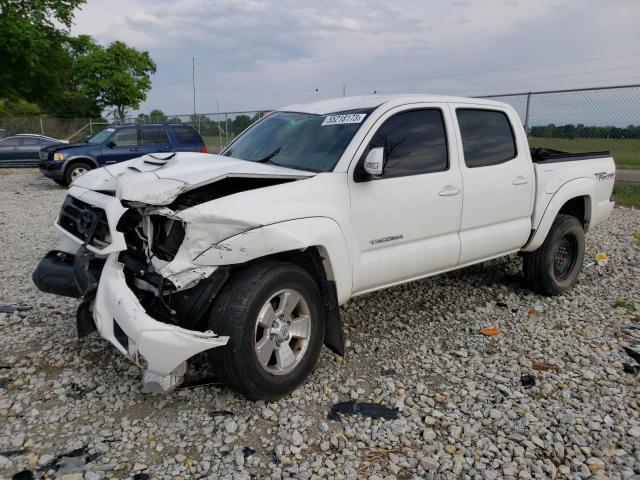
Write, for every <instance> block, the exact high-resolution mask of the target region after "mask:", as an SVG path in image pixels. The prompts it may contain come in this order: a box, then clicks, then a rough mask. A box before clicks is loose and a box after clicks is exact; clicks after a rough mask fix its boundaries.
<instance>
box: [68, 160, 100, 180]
mask: <svg viewBox="0 0 640 480" xmlns="http://www.w3.org/2000/svg"><path fill="white" fill-rule="evenodd" d="M89 170H93V166H92V165H90V164H89V163H86V162H76V163H72V164H71V165H70V166H69V167H67V170H66V171H65V172H64V181H65V184H66V185H71V182H73V181H74V180H75V179H76V178H78V177H79V176H80V175H84V174H85V173H87V172H88V171H89Z"/></svg>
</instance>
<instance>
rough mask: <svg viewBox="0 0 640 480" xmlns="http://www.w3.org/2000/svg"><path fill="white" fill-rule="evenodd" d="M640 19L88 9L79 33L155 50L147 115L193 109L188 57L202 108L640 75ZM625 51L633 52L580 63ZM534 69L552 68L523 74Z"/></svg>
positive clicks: (485, 4) (466, 10)
mask: <svg viewBox="0 0 640 480" xmlns="http://www.w3.org/2000/svg"><path fill="white" fill-rule="evenodd" d="M559 7H562V8H559ZM639 17H640V3H639V2H637V1H636V0H617V1H612V2H607V3H606V4H603V3H602V2H599V1H598V0H565V1H563V2H562V3H559V2H558V0H538V1H536V2H512V1H505V0H484V1H482V2H466V1H456V2H454V3H449V2H447V1H446V0H427V1H423V2H415V1H409V0H398V1H396V2H388V1H386V0H385V1H383V0H345V1H340V2H338V1H329V0H317V1H314V2H296V1H293V0H281V1H276V0H264V1H255V0H233V1H231V0H223V1H216V2H211V1H208V0H177V1H170V0H126V1H125V0H111V1H110V2H101V1H99V0H89V2H88V3H87V4H86V6H85V7H84V8H83V11H82V12H81V13H80V14H79V15H78V16H77V22H76V26H75V27H74V31H75V32H76V33H89V34H91V35H93V36H94V37H95V38H97V39H98V40H100V41H102V42H110V41H113V40H115V39H120V40H124V41H125V42H127V43H129V44H131V45H133V46H136V47H137V48H141V49H144V50H148V51H149V52H150V53H151V55H152V57H153V58H154V59H155V60H156V62H157V64H158V72H157V74H156V75H155V76H154V79H153V90H152V91H151V92H150V95H149V98H148V100H147V102H146V103H145V105H144V107H143V109H144V110H149V109H150V108H154V107H160V108H162V109H163V110H165V111H168V112H172V113H174V112H177V113H181V112H185V113H186V112H187V111H189V110H190V109H191V108H192V107H191V105H192V103H191V102H192V91H191V57H195V58H196V84H197V101H198V110H200V111H215V105H216V99H219V101H220V104H221V108H222V109H224V110H227V109H237V110H247V109H254V108H255V109H258V108H268V107H271V106H276V105H281V104H286V103H293V102H300V101H309V100H313V99H314V98H326V97H331V96H337V95H341V93H342V85H346V90H347V93H348V94H355V93H371V92H372V91H374V90H376V91H378V92H402V91H424V92H433V93H448V92H451V93H456V94H458V93H459V94H473V93H490V92H497V91H501V90H503V91H513V90H514V89H516V90H517V89H531V88H554V87H555V86H575V85H576V84H578V83H579V82H585V83H589V82H593V83H598V82H600V83H601V82H604V81H614V83H615V81H617V80H616V79H620V78H624V77H630V78H634V75H635V78H640V68H637V69H633V68H631V67H640V33H639V30H638V29H637V28H636V27H635V21H636V19H637V18H639ZM616 54H620V55H623V54H637V56H636V57H624V58H618V59H611V60H598V61H594V62H586V63H570V62H575V61H580V60H589V59H600V58H603V57H611V56H616ZM559 63H564V64H563V65H552V64H559ZM536 65H552V66H550V67H536V68H529V69H527V68H524V67H530V66H536ZM490 72H496V73H490ZM578 72H592V73H583V74H580V73H578ZM478 73H481V74H478ZM316 89H318V91H317V92H316Z"/></svg>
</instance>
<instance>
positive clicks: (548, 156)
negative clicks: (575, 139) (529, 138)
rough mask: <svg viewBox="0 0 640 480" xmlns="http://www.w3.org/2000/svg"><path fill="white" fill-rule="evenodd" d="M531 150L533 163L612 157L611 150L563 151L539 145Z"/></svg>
mask: <svg viewBox="0 0 640 480" xmlns="http://www.w3.org/2000/svg"><path fill="white" fill-rule="evenodd" d="M529 150H530V151H531V160H533V163H556V162H573V161H577V160H590V159H596V158H608V157H611V152H609V151H608V150H603V151H601V152H578V153H572V152H563V151H561V150H553V149H551V148H545V147H538V148H533V147H531V148H530V149H529Z"/></svg>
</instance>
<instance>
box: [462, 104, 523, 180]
mask: <svg viewBox="0 0 640 480" xmlns="http://www.w3.org/2000/svg"><path fill="white" fill-rule="evenodd" d="M456 116H457V117H458V125H459V126H460V135H461V136H462V147H463V150H464V163H465V165H466V166H467V167H469V168H476V167H486V166H489V165H497V164H500V163H504V162H508V161H509V160H512V159H514V158H515V157H516V155H517V150H516V141H515V138H514V136H513V129H512V128H511V123H510V122H509V118H508V117H507V115H506V114H505V113H504V112H500V111H497V110H480V109H471V108H459V109H457V110H456Z"/></svg>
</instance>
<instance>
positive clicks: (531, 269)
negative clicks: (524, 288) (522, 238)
mask: <svg viewBox="0 0 640 480" xmlns="http://www.w3.org/2000/svg"><path fill="white" fill-rule="evenodd" d="M583 258H584V228H583V227H582V224H581V223H580V221H579V220H578V219H577V218H576V217H574V216H571V215H562V214H561V215H558V216H557V217H556V219H555V220H554V221H553V225H551V229H550V230H549V233H548V234H547V238H546V239H545V241H544V243H543V244H542V245H541V246H540V247H539V248H538V249H537V250H536V251H535V252H528V253H525V254H524V256H523V262H524V263H523V267H524V276H525V279H526V280H527V283H528V284H529V287H530V288H531V289H532V290H535V291H536V292H539V293H542V294H543V295H559V294H561V293H563V292H566V291H567V290H569V289H570V288H571V287H573V285H574V284H575V283H576V280H577V279H578V274H579V273H580V270H582V260H583Z"/></svg>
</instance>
